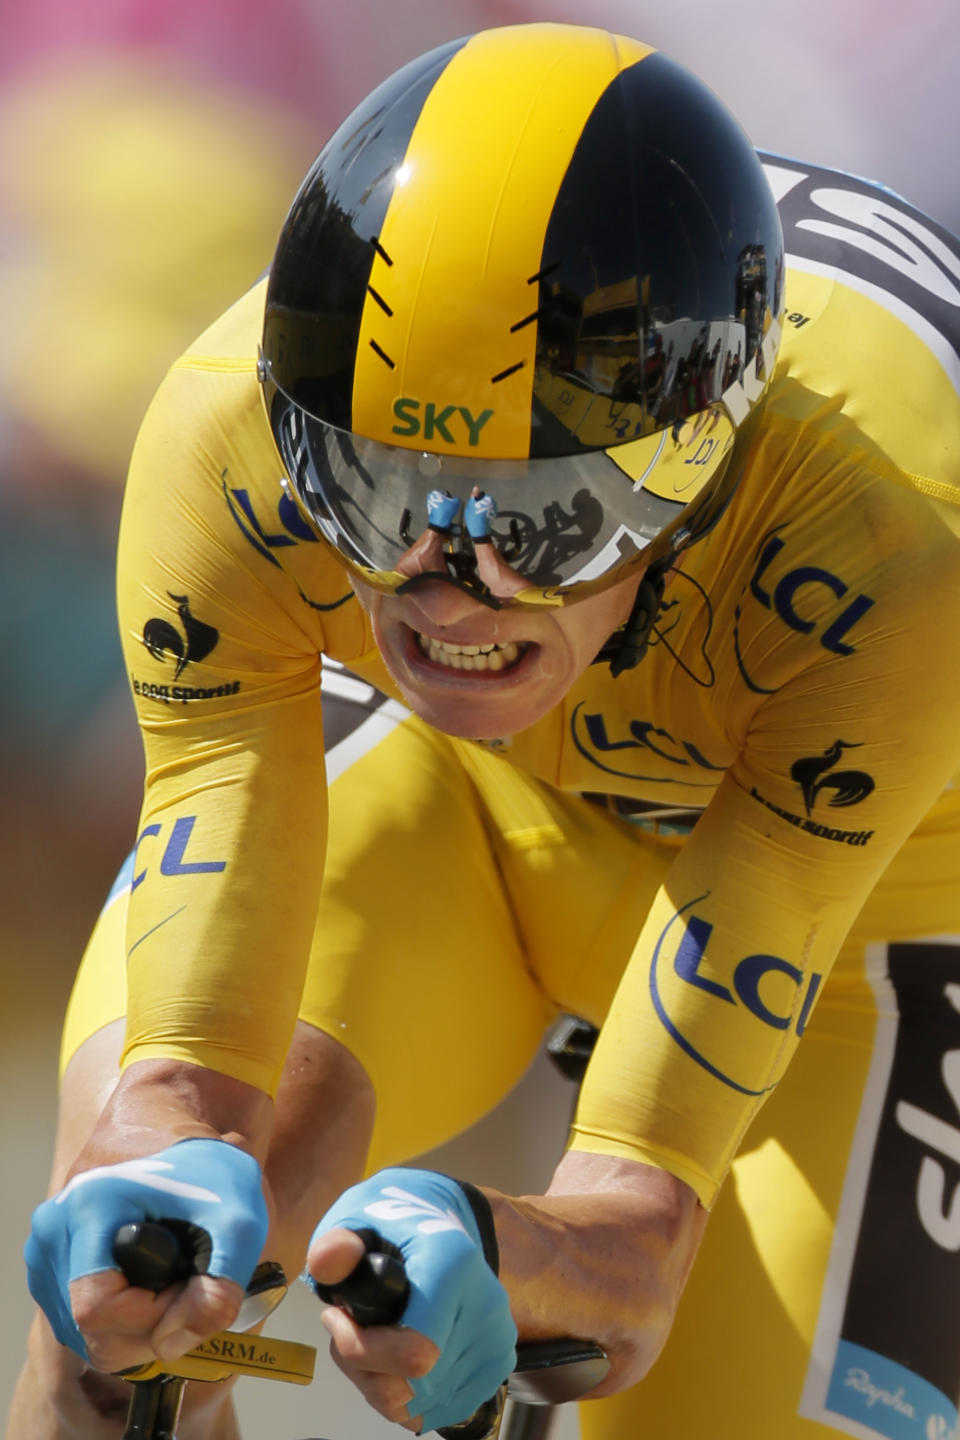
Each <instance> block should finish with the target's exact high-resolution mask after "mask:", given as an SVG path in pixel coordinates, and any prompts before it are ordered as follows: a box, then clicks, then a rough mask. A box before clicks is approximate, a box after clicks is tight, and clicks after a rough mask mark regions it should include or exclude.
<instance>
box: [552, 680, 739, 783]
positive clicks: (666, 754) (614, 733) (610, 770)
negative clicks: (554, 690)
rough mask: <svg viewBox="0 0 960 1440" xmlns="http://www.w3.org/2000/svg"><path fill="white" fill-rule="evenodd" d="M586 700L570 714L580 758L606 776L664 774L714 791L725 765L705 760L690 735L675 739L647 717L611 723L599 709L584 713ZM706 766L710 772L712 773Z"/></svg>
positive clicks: (657, 777)
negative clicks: (689, 738)
mask: <svg viewBox="0 0 960 1440" xmlns="http://www.w3.org/2000/svg"><path fill="white" fill-rule="evenodd" d="M585 704H586V702H585V701H581V702H580V704H579V705H577V706H576V707H575V709H574V711H573V714H572V715H571V717H570V733H571V735H572V738H573V743H574V745H575V746H576V748H577V750H578V751H579V752H580V754H581V755H582V756H583V757H584V759H585V760H589V761H590V763H591V764H592V765H595V766H596V767H597V769H598V770H603V771H605V772H606V774H608V775H620V776H623V778H624V779H628V780H664V779H669V780H671V781H672V782H677V783H679V784H681V785H691V786H696V787H697V788H700V789H703V788H707V789H710V790H713V789H715V788H716V786H717V783H718V780H717V778H716V777H718V776H719V775H721V774H723V772H724V771H725V770H726V768H727V765H726V762H724V763H716V762H714V761H712V760H710V759H708V758H707V756H705V755H704V754H703V753H702V752H701V751H700V749H699V748H698V747H697V746H696V745H695V744H694V742H693V741H692V740H677V739H676V738H675V737H674V736H673V735H671V734H670V732H669V730H664V729H663V728H662V727H661V726H659V725H655V724H654V723H653V722H652V721H651V720H636V719H632V720H628V721H626V722H625V723H624V722H622V721H621V722H617V723H615V722H613V721H609V720H608V719H607V718H606V717H605V716H604V715H603V714H601V713H591V712H589V711H588V710H587V709H586V708H585ZM658 762H660V763H658ZM665 767H667V768H666V769H665ZM705 771H706V772H713V775H714V777H715V778H712V779H711V778H710V774H709V773H707V774H704V773H703V772H705Z"/></svg>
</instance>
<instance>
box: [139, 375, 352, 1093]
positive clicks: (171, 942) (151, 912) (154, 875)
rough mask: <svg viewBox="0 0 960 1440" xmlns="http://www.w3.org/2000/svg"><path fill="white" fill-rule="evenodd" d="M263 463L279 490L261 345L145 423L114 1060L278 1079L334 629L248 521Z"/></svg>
mask: <svg viewBox="0 0 960 1440" xmlns="http://www.w3.org/2000/svg"><path fill="white" fill-rule="evenodd" d="M227 348H228V349H229V348H230V347H227ZM265 476H266V477H268V478H269V483H270V485H271V486H272V487H273V489H275V490H276V491H277V494H279V463H278V461H277V459H276V457H275V456H274V455H273V453H272V442H271V441H270V437H269V431H268V428H267V425H266V421H265V417H264V415H263V412H262V408H261V403H260V398H259V394H258V386H257V381H256V375H255V370H254V360H253V357H252V354H248V356H247V357H243V356H241V358H239V359H234V358H231V357H230V355H223V354H194V355H188V356H187V357H185V359H184V360H182V361H180V362H178V364H177V365H176V366H175V367H174V368H173V370H172V371H171V372H170V374H169V375H168V377H167V379H166V380H165V381H164V383H163V385H162V386H161V389H160V391H159V393H158V395H157V397H156V399H155V401H154V403H153V405H152V406H151V409H150V411H149V412H148V415H147V417H146V419H145V422H144V425H143V427H142V429H141V433H140V435H139V438H138V441H137V444H136V447H135V451H134V455H133V460H132V464H131V470H130V477H129V483H128V488H127V493H126V497H125V502H124V510H123V518H122V523H121V535H120V545H119V564H118V603H119V615H120V626H121V634H122V643H123V649H124V656H125V661H126V666H127V670H128V675H129V680H130V684H131V688H132V690H133V695H134V703H135V705H136V709H137V715H138V720H139V724H140V727H141V731H142V735H143V741H144V747H145V754H146V782H145V795H144V803H143V811H142V815H141V819H140V824H139V831H138V838H137V849H136V864H135V867H134V879H133V889H132V894H131V901H130V914H129V924H128V932H127V956H128V985H129V1009H128V1027H127V1041H126V1048H125V1052H124V1058H123V1063H124V1065H129V1064H131V1063H132V1062H134V1061H138V1060H142V1059H147V1058H155V1057H160V1056H167V1057H174V1058H177V1059H180V1060H186V1061H190V1062H192V1063H195V1064H198V1065H201V1066H205V1067H207V1068H211V1069H214V1070H217V1071H219V1072H221V1073H223V1074H226V1075H230V1076H233V1077H235V1078H238V1079H240V1080H243V1081H246V1082H248V1083H250V1084H252V1085H255V1086H258V1087H259V1088H261V1089H263V1090H265V1091H268V1092H271V1093H272V1092H273V1091H274V1090H275V1088H276V1085H277V1083H278V1080H279V1076H280V1072H281V1068H282V1065H283V1060H284V1056H285V1053H286V1050H287V1047H288V1044H289V1041H290V1037H291V1035H292V1031H293V1026H294V1023H295V1020H296V1015H297V1009H298V1004H299V1000H300V994H301V989H302V985H303V977H304V973H305V969H306V964H307V958H308V955H309V948H310V940H311V935H312V928H313V924H314V919H315V913H316V906H317V899H318V895H319V889H320V883H321V877H322V871H323V858H324V842H325V833H326V781H325V771H324V759H323V738H322V728H321V713H320V690H319V677H320V659H319V655H320V651H321V650H322V649H323V648H324V645H325V640H326V638H327V637H326V636H325V634H324V623H325V613H324V608H323V606H322V604H316V603H313V604H307V603H305V601H304V598H303V596H304V591H303V585H302V583H301V580H300V579H298V580H294V579H292V578H291V577H290V575H288V573H287V571H286V570H285V569H284V568H283V567H282V566H281V565H279V564H277V563H276V562H275V561H274V560H273V559H272V557H271V555H270V554H268V553H266V551H265V550H264V548H263V547H262V546H261V547H260V548H259V551H258V548H257V547H256V546H255V545H254V544H252V543H251V536H250V533H249V527H247V530H248V533H245V531H244V527H243V526H242V525H240V524H238V523H237V518H236V510H237V506H236V500H235V497H236V495H237V493H241V494H242V495H244V496H251V495H253V496H258V497H262V496H263V495H264V494H271V493H272V491H267V490H266V489H265V479H264V477H265ZM257 503H258V504H261V505H262V504H263V503H265V502H263V501H262V500H261V499H260V498H258V499H257ZM255 538H256V536H254V539H255ZM302 549H303V551H304V554H305V556H306V559H305V560H304V561H302V562H301V564H305V563H309V565H310V566H311V567H312V569H311V570H310V575H309V585H310V593H311V595H312V596H314V597H319V598H320V600H321V601H322V600H323V599H324V597H326V596H329V597H330V598H331V600H332V601H335V600H336V597H337V596H338V595H342V593H343V592H344V591H345V590H346V591H348V589H349V587H348V586H347V585H346V584H345V582H344V577H343V574H342V572H340V571H339V568H338V567H337V566H336V563H335V561H334V560H333V559H332V558H331V557H330V556H329V554H328V553H327V551H326V549H325V547H323V546H322V545H315V546H313V547H311V548H310V549H309V552H308V549H307V547H306V546H303V547H302ZM345 608H347V607H341V609H340V611H339V612H338V620H337V624H339V625H340V626H341V629H342V628H343V627H344V626H345V625H348V624H353V626H354V628H355V629H356V630H357V635H358V642H357V643H358V645H359V643H360V642H359V634H360V628H361V627H360V622H359V620H357V619H356V618H354V619H353V621H349V620H348V619H345V618H344V616H343V609H345ZM349 608H350V609H352V610H354V611H356V609H357V607H356V605H355V602H354V603H353V604H352V606H350V607H349ZM331 613H333V612H332V611H331Z"/></svg>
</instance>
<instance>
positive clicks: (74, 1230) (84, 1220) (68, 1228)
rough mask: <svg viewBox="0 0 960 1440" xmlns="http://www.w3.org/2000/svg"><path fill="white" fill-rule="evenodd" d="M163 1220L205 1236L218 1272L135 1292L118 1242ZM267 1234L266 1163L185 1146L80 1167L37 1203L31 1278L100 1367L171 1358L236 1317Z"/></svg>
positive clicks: (72, 1342)
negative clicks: (132, 1229) (133, 1226)
mask: <svg viewBox="0 0 960 1440" xmlns="http://www.w3.org/2000/svg"><path fill="white" fill-rule="evenodd" d="M164 1219H168V1220H183V1221H188V1222H189V1223H190V1224H192V1225H196V1226H199V1227H200V1228H201V1229H203V1230H205V1231H206V1232H207V1234H208V1235H209V1236H210V1239H211V1254H210V1260H209V1265H208V1267H207V1270H208V1273H206V1274H204V1275H202V1276H196V1277H195V1278H193V1279H191V1280H190V1281H189V1282H188V1283H187V1284H186V1285H177V1286H171V1287H170V1288H168V1289H167V1290H164V1291H162V1292H161V1293H160V1294H159V1295H154V1294H153V1293H152V1292H151V1291H147V1290H141V1289H138V1288H135V1287H132V1286H130V1285H128V1283H127V1281H126V1280H125V1279H124V1278H123V1276H122V1275H121V1273H120V1271H119V1268H118V1267H117V1264H116V1261H115V1260H114V1258H113V1241H114V1237H115V1235H116V1233H117V1231H118V1230H119V1229H120V1227H121V1226H122V1225H125V1224H127V1223H128V1222H132V1221H139V1220H164ZM266 1234H267V1210H266V1204H265V1201H264V1195H263V1188H262V1183H261V1177H260V1167H259V1165H258V1164H257V1162H256V1160H254V1159H253V1157H252V1156H251V1155H248V1154H247V1153H246V1152H245V1151H243V1150H240V1149H238V1148H237V1147H236V1146H234V1145H230V1144H227V1143H226V1142H224V1141H222V1140H209V1139H188V1140H182V1141H180V1142H179V1143H177V1144H175V1145H171V1146H169V1147H168V1148H166V1149H164V1150H162V1151H160V1152H159V1153H157V1154H154V1155H146V1156H141V1157H138V1158H136V1159H132V1160H124V1161H121V1162H120V1163H118V1164H113V1165H101V1166H96V1167H94V1168H92V1169H89V1170H83V1171H80V1172H78V1173H77V1174H75V1175H74V1176H73V1178H72V1179H71V1180H69V1181H68V1183H67V1184H66V1185H65V1186H64V1188H63V1189H62V1190H61V1191H60V1193H59V1194H58V1195H55V1196H54V1197H53V1198H52V1199H50V1200H47V1201H46V1202H45V1203H44V1204H43V1205H41V1206H39V1207H38V1209H37V1210H36V1211H35V1212H34V1217H33V1227H32V1230H31V1233H30V1237H29V1239H28V1241H27V1245H26V1250H25V1257H26V1262H27V1275H28V1282H29V1285H30V1291H31V1294H32V1295H33V1297H34V1299H35V1300H36V1301H37V1303H38V1304H39V1305H40V1306H41V1308H42V1309H43V1310H44V1312H45V1313H46V1315H47V1318H48V1319H49V1321H50V1324H51V1326H52V1328H53V1331H54V1334H55V1335H56V1337H57V1339H58V1340H59V1341H60V1343H61V1344H63V1345H67V1346H69V1347H70V1349H72V1350H74V1351H75V1352H76V1353H77V1354H78V1355H80V1356H81V1357H82V1358H84V1359H86V1360H88V1361H89V1362H90V1364H92V1365H93V1366H94V1367H95V1368H96V1369H99V1370H109V1371H114V1370H119V1369H124V1368H126V1367H128V1366H131V1365H136V1364H140V1363H143V1362H144V1361H146V1360H150V1359H153V1358H160V1359H161V1360H172V1359H174V1358H175V1357H177V1356H179V1355H182V1354H183V1353H184V1352H185V1351H186V1350H189V1349H191V1348H192V1347H193V1346H194V1345H196V1344H197V1343H198V1342H199V1341H200V1340H201V1339H203V1338H205V1337H206V1336H207V1335H210V1334H212V1333H213V1332H214V1331H215V1330H218V1329H221V1328H223V1326H225V1325H229V1324H230V1323H231V1321H232V1320H233V1319H234V1317H235V1315H236V1313H237V1310H238V1309H239V1307H240V1303H241V1301H242V1299H243V1293H244V1289H245V1287H246V1285H247V1282H248V1281H249V1279H250V1276H251V1275H252V1273H253V1270H254V1268H255V1266H256V1263H257V1260H258V1259H259V1256H260V1251H261V1250H262V1248H263V1243H264V1240H265V1239H266Z"/></svg>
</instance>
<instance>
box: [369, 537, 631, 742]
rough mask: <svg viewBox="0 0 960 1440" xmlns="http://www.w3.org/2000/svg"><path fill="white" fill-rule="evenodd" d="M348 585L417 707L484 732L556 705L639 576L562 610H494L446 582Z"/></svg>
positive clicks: (440, 721)
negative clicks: (394, 590)
mask: <svg viewBox="0 0 960 1440" xmlns="http://www.w3.org/2000/svg"><path fill="white" fill-rule="evenodd" d="M423 568H424V569H426V568H429V567H428V566H426V565H425V566H424V567H423ZM414 573H416V572H414ZM351 583H352V585H353V588H354V590H355V592H356V595H357V598H358V600H359V601H360V604H361V605H362V606H363V608H364V610H365V611H366V613H367V615H368V616H369V617H370V623H371V625H372V627H373V634H374V638H375V640H376V643H377V647H378V649H379V651H380V654H381V655H382V656H383V660H384V664H385V665H386V667H387V669H388V670H389V671H390V674H391V675H392V676H393V679H394V680H395V681H396V683H397V685H398V686H399V688H400V690H401V692H402V694H403V696H404V699H405V700H406V703H407V704H408V705H409V706H410V708H411V710H414V711H415V712H416V713H417V714H418V715H420V716H422V718H423V719H424V720H426V721H428V723H429V724H431V725H433V726H435V727H436V729H438V730H442V731H444V732H445V733H446V734H448V735H461V736H464V737H467V738H470V739H477V740H480V739H492V738H494V737H496V736H500V735H513V734H516V733H517V732H518V731H520V730H525V729H526V728H527V727H528V726H530V725H533V724H534V723H535V722H536V721H537V720H539V719H540V718H541V717H542V716H543V715H545V714H546V713H547V712H548V711H549V710H552V709H553V707H554V706H555V705H557V704H559V702H560V701H561V700H562V699H563V697H564V695H566V693H567V691H568V690H569V689H570V688H571V686H572V685H573V684H574V682H575V681H576V680H578V679H579V677H580V676H581V675H582V674H583V672H584V671H585V670H586V668H587V666H588V665H589V664H590V663H591V662H592V661H593V659H594V658H595V656H596V654H597V651H598V650H599V649H600V648H601V646H603V645H604V644H605V642H606V641H607V640H608V639H609V637H610V635H611V634H612V633H613V631H614V630H615V629H616V628H617V626H618V625H622V624H623V623H624V621H625V620H626V619H627V617H628V616H629V614H630V610H631V607H632V605H633V601H634V597H635V595H636V592H637V585H638V577H637V576H633V577H631V578H630V579H629V580H624V581H621V582H620V583H619V584H618V585H615V586H613V587H611V588H610V589H609V590H606V591H604V592H603V593H602V594H599V595H592V596H589V597H588V598H587V599H585V600H580V601H578V602H576V603H575V604H572V605H571V604H568V605H566V606H564V607H563V608H560V607H557V608H556V609H552V608H549V607H546V606H544V607H542V608H541V607H539V606H535V605H533V606H530V607H529V608H527V607H526V606H524V607H512V608H506V609H503V610H491V609H490V608H489V606H486V605H482V604H480V602H479V601H478V600H475V599H473V597H472V596H470V595H467V594H466V593H465V592H464V591H462V590H459V589H457V588H456V587H455V586H454V585H451V584H448V583H447V582H446V581H445V580H425V581H424V582H422V584H421V585H419V586H414V587H413V588H412V589H411V590H409V591H407V592H406V593H405V594H403V595H385V594H383V593H382V592H380V591H378V590H374V589H372V587H370V586H369V585H366V584H364V583H363V582H362V581H360V580H358V579H356V578H354V579H353V580H352V581H351ZM488 583H489V582H488ZM507 583H508V582H507ZM490 588H491V590H493V593H494V594H498V593H499V594H509V593H515V590H516V586H513V587H512V590H507V589H505V588H504V589H500V590H498V589H497V587H496V583H493V584H491V585H490Z"/></svg>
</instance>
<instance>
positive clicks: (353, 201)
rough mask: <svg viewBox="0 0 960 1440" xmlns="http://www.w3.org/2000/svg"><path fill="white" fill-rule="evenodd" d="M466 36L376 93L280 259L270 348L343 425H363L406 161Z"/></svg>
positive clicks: (310, 179)
mask: <svg viewBox="0 0 960 1440" xmlns="http://www.w3.org/2000/svg"><path fill="white" fill-rule="evenodd" d="M465 44H466V40H465V39H461V40H454V41H451V42H450V44H449V45H445V46H442V47H441V48H440V49H437V50H433V51H431V52H430V53H429V54H428V55H424V56H420V57H419V58H418V59H416V60H413V61H411V62H410V64H409V65H406V66H404V68H403V69H402V70H398V71H397V73H396V74H395V75H392V76H391V77H390V78H389V79H388V80H385V81H384V83H383V84H382V85H380V86H378V88H377V89H376V90H374V91H373V93H372V94H371V95H369V96H368V97H367V99H366V100H365V101H364V102H363V103H362V104H361V105H360V106H359V107H358V108H357V109H356V110H355V111H354V112H353V114H352V115H350V117H349V119H348V120H347V121H345V122H344V124H343V125H341V126H340V128H339V130H337V131H336V133H335V134H334V135H333V137H332V138H331V139H330V140H329V141H328V142H327V144H326V145H325V146H324V148H323V150H322V151H321V153H320V154H319V155H318V157H317V159H316V160H315V161H314V163H313V165H312V166H311V168H310V171H309V172H308V174H307V176H306V179H305V180H304V182H303V184H302V185H301V187H300V190H299V191H298V193H297V196H296V199H295V200H294V202H293V206H292V207H291V210H290V214H289V216H288V217H287V221H286V224H285V225H284V228H283V231H282V233H281V236H280V240H279V242H278V247H277V255H278V256H282V257H283V263H282V264H279V263H278V262H277V261H275V262H274V265H273V267H272V269H271V274H270V283H269V285H268V287H267V300H266V317H265V321H264V332H263V350H264V354H265V356H266V358H267V360H268V361H269V362H270V364H271V367H272V370H273V375H274V377H275V379H276V380H277V382H278V384H279V385H280V386H281V388H282V389H284V390H285V391H286V393H287V394H288V395H290V396H291V397H292V398H293V399H294V400H295V401H296V402H297V404H298V405H302V406H303V407H304V408H305V409H306V410H308V411H310V412H312V413H314V414H319V415H323V416H324V418H325V419H326V420H327V421H328V422H329V424H331V425H336V426H338V427H339V428H341V429H343V430H350V429H352V426H353V416H352V408H353V376H354V368H355V363H356V353H357V344H358V341H359V335H360V322H361V319H362V317H363V307H364V301H365V298H366V292H367V286H368V283H369V280H370V273H371V270H372V268H373V262H374V258H375V256H376V254H377V246H378V244H379V232H380V228H381V226H382V225H383V220H384V217H385V215H386V213H387V209H388V207H389V204H390V200H391V198H392V196H393V188H394V180H395V177H396V172H397V168H398V166H399V165H400V163H401V161H402V160H403V157H404V155H405V153H406V150H407V147H408V145H409V143H410V137H411V136H412V134H413V129H414V126H415V125H416V123H417V120H418V118H419V116H420V112H421V110H422V109H423V106H424V103H425V102H426V99H427V97H428V95H429V94H430V91H431V90H432V89H433V87H434V85H435V84H436V82H437V77H438V76H439V75H440V74H441V72H442V71H443V70H444V69H446V66H447V65H448V64H449V62H450V60H451V59H452V57H453V56H454V55H455V54H456V53H457V51H458V50H460V49H461V48H462V47H463V46H464V45H465ZM388 116H389V120H388V119H387V117H388ZM361 155H362V156H363V160H362V163H357V162H358V159H359V157H360V156H361ZM371 175H373V176H376V177H377V178H376V180H375V181H374V182H373V183H372V184H371V183H370V176H371ZM331 176H332V177H333V178H332V179H331V178H330V177H331ZM293 235H296V236H297V238H298V241H299V243H298V244H297V245H294V244H293V243H292V236H293ZM318 253H319V254H323V255H325V256H326V257H327V260H328V263H327V264H325V265H324V266H323V268H322V269H319V268H318V267H317V266H316V265H315V264H312V263H311V257H312V256H314V255H316V254H318ZM311 356H316V358H317V367H316V374H314V375H313V376H311V375H310V369H311V366H310V357H311ZM291 362H292V363H291ZM295 377H299V378H295Z"/></svg>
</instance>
